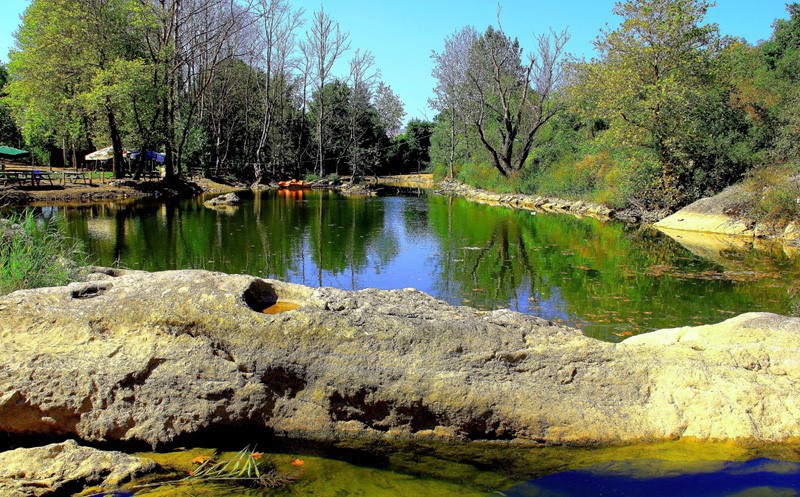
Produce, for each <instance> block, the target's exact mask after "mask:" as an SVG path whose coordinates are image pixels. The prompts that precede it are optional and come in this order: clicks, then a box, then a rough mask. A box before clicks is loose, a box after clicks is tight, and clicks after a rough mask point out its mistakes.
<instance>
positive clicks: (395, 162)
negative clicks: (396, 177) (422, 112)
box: [388, 119, 435, 174]
mask: <svg viewBox="0 0 800 497" xmlns="http://www.w3.org/2000/svg"><path fill="white" fill-rule="evenodd" d="M434 127H435V124H434V123H432V122H429V121H420V120H419V119H412V120H411V121H410V122H409V123H408V125H407V126H406V131H405V133H403V134H402V135H399V136H397V137H396V138H395V139H394V142H393V144H392V148H391V149H390V150H389V157H388V168H389V172H391V173H392V174H400V173H418V172H421V171H426V170H427V169H428V166H429V165H430V162H431V156H430V149H431V136H432V135H433V133H434Z"/></svg>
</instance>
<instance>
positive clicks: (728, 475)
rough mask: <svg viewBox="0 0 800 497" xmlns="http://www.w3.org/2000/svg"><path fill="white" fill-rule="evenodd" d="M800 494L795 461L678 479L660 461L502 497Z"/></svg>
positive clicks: (598, 469) (566, 477) (578, 474)
mask: <svg viewBox="0 0 800 497" xmlns="http://www.w3.org/2000/svg"><path fill="white" fill-rule="evenodd" d="M662 467H663V468H662ZM645 468H646V469H645ZM662 469H663V471H662ZM799 492H800V464H798V463H794V462H787V461H776V460H772V459H754V460H751V461H747V462H725V463H721V464H720V466H719V467H718V468H717V469H716V470H712V471H708V472H696V473H692V472H689V473H685V474H680V473H676V472H675V471H672V470H671V468H669V467H668V463H665V462H664V461H658V460H638V461H623V462H615V463H606V464H599V465H596V466H592V467H590V468H588V469H584V470H578V471H566V472H563V473H557V474H553V475H548V476H545V477H542V478H538V479H536V480H531V481H528V482H526V483H523V484H520V485H516V486H514V487H513V488H511V489H509V490H507V491H506V492H503V494H502V495H505V496H507V497H532V496H537V497H578V496H589V495H591V496H595V497H636V496H643V497H672V496H681V497H695V496H697V497H701V496H702V497H717V496H719V497H722V496H734V495H736V496H740V495H748V496H796V495H798V493H799Z"/></svg>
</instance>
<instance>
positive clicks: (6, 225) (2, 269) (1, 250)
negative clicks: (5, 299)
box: [0, 210, 86, 295]
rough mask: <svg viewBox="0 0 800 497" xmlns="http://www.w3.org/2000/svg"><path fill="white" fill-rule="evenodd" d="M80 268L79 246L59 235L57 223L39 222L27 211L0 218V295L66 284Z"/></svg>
mask: <svg viewBox="0 0 800 497" xmlns="http://www.w3.org/2000/svg"><path fill="white" fill-rule="evenodd" d="M84 266H86V255H85V253H84V252H83V249H82V245H81V244H80V243H79V242H76V241H74V240H73V239H72V238H71V237H68V236H66V235H65V234H64V233H63V232H62V230H61V228H60V227H59V222H58V220H54V221H53V222H47V223H45V222H42V221H41V220H40V219H37V218H36V216H34V214H33V211H30V210H28V211H25V212H24V213H22V214H13V215H11V216H9V217H8V218H6V219H0V295H3V294H6V293H10V292H13V291H14V290H21V289H24V288H38V287H43V286H56V285H63V284H66V283H69V282H70V281H73V280H75V279H77V278H78V277H79V276H80V275H81V274H82V272H83V269H82V268H83V267H84Z"/></svg>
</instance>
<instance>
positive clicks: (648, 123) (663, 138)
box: [581, 0, 719, 188]
mask: <svg viewBox="0 0 800 497" xmlns="http://www.w3.org/2000/svg"><path fill="white" fill-rule="evenodd" d="M711 5H712V4H711V3H710V2H708V1H706V0H628V1H626V2H624V3H618V4H617V5H616V6H615V7H614V10H613V12H614V14H616V15H618V16H620V17H622V23H621V24H620V26H619V28H617V29H615V30H604V31H602V32H601V34H600V36H599V37H598V38H597V40H596V41H595V48H596V49H597V53H598V57H599V59H598V60H595V61H592V63H591V64H588V65H585V66H584V67H583V72H582V74H581V77H582V78H583V79H584V82H585V84H586V85H588V86H589V88H590V91H591V92H592V93H593V94H594V95H595V103H596V112H597V114H598V115H599V116H600V117H605V118H608V119H618V120H621V121H622V123H623V124H624V126H623V127H621V128H620V136H621V137H622V139H623V140H624V141H626V142H627V143H630V144H633V145H636V146H644V147H645V148H649V149H650V150H652V151H653V152H654V153H655V154H656V155H657V157H658V160H659V162H660V165H661V169H662V174H663V178H664V183H665V187H666V188H672V186H671V185H672V183H674V178H673V168H674V167H675V166H676V164H677V160H676V159H677V157H676V153H675V152H676V145H677V144H678V143H680V141H681V139H680V136H681V135H682V134H684V135H685V133H687V132H689V131H690V125H691V123H690V121H689V119H688V117H689V116H690V111H691V109H692V107H693V105H694V102H696V101H697V100H698V99H700V98H701V96H700V93H702V88H704V87H705V86H706V85H705V83H706V81H707V79H708V77H709V70H710V68H712V67H713V64H711V60H712V58H713V57H714V56H715V55H716V53H717V48H718V47H719V35H718V30H717V26H716V25H715V24H703V19H704V17H705V15H706V12H707V11H708V8H709V7H710V6H711Z"/></svg>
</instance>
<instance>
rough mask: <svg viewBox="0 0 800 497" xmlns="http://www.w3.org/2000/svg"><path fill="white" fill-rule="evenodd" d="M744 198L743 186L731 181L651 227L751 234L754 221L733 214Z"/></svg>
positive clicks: (727, 233) (744, 200) (749, 235)
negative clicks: (709, 195) (724, 187)
mask: <svg viewBox="0 0 800 497" xmlns="http://www.w3.org/2000/svg"><path fill="white" fill-rule="evenodd" d="M746 199H747V193H746V192H745V190H744V187H743V186H742V185H733V186H731V187H728V188H726V189H725V190H723V191H722V192H721V193H719V194H717V195H714V196H713V197H706V198H701V199H700V200H697V201H696V202H694V203H692V204H689V205H687V206H686V207H684V208H683V209H681V210H679V211H678V212H676V213H674V214H672V215H670V216H667V217H665V218H664V219H662V220H660V221H659V222H657V223H655V227H656V228H659V229H668V230H669V229H671V230H683V231H702V232H706V233H718V234H721V235H736V236H746V237H750V238H752V237H753V236H754V234H755V233H754V228H755V222H753V221H752V220H749V219H745V218H742V217H740V216H738V215H737V214H736V213H737V212H738V211H740V210H741V206H742V204H743V203H745V202H746V201H747V200H746Z"/></svg>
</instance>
